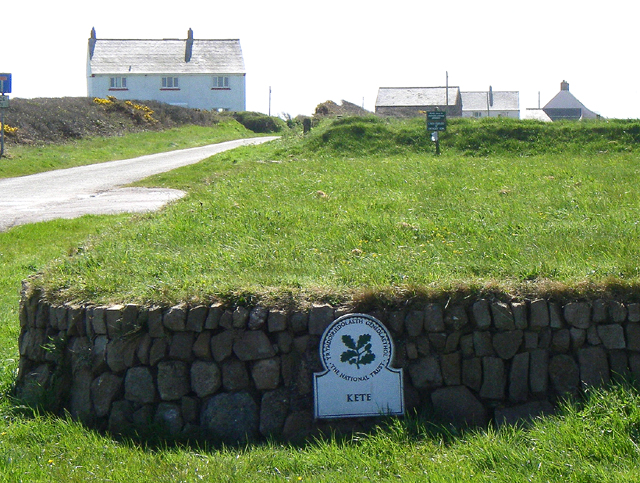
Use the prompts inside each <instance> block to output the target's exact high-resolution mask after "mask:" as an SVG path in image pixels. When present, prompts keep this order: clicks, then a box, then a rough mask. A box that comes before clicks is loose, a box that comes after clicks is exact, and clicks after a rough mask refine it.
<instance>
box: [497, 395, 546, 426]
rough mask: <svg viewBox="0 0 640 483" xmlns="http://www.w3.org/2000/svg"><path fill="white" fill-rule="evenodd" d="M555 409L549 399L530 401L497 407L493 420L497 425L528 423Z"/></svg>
mask: <svg viewBox="0 0 640 483" xmlns="http://www.w3.org/2000/svg"><path fill="white" fill-rule="evenodd" d="M554 412H555V410H554V408H553V405H552V404H551V403H550V402H549V401H531V402H528V403H526V404H521V405H519V406H512V407H509V408H498V409H496V411H495V415H494V420H495V422H496V424H497V425H498V427H500V426H504V425H505V424H506V425H510V426H515V425H528V424H530V423H531V422H532V421H533V420H534V419H538V418H540V417H542V416H549V415H552V414H554Z"/></svg>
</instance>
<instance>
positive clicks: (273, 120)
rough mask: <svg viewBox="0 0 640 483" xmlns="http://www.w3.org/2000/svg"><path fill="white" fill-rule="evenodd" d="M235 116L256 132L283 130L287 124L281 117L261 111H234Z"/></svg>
mask: <svg viewBox="0 0 640 483" xmlns="http://www.w3.org/2000/svg"><path fill="white" fill-rule="evenodd" d="M232 115H233V118H234V119H235V120H236V121H238V122H239V123H240V124H242V125H243V126H244V127H246V128H247V129H249V130H251V131H253V132H255V133H261V134H262V133H274V132H282V131H283V130H284V128H285V127H286V126H287V124H286V123H285V122H284V121H283V120H282V119H280V118H279V117H271V116H267V115H265V114H261V113H259V112H250V111H243V112H234V113H233V114H232Z"/></svg>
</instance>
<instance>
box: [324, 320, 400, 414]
mask: <svg viewBox="0 0 640 483" xmlns="http://www.w3.org/2000/svg"><path fill="white" fill-rule="evenodd" d="M320 358H321V359H322V364H323V366H324V371H323V372H316V373H315V374H314V375H313V389H314V399H315V401H314V414H315V417H316V418H346V417H363V416H382V415H401V414H404V390H403V383H402V369H394V368H392V367H391V361H392V360H393V341H392V340H391V335H390V334H389V331H388V330H387V328H386V327H385V326H384V325H382V324H381V323H380V322H379V321H378V320H377V319H376V318H374V317H371V316H370V315H365V314H349V315H345V316H343V317H340V318H339V319H337V320H335V321H333V323H332V324H331V325H329V327H327V329H326V330H325V331H324V334H323V335H322V339H321V340H320Z"/></svg>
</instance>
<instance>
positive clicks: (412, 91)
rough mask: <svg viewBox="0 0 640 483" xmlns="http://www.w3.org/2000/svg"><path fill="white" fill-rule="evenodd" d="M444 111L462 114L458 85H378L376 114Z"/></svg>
mask: <svg viewBox="0 0 640 483" xmlns="http://www.w3.org/2000/svg"><path fill="white" fill-rule="evenodd" d="M436 109H437V110H440V111H444V112H446V113H447V116H450V117H460V116H462V101H461V97H460V88H459V87H380V88H379V89H378V98H377V99H376V114H379V115H381V116H395V117H417V116H422V115H423V114H422V113H421V111H435V110H436Z"/></svg>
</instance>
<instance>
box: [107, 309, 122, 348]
mask: <svg viewBox="0 0 640 483" xmlns="http://www.w3.org/2000/svg"><path fill="white" fill-rule="evenodd" d="M123 309H124V305H113V306H111V307H107V309H106V310H105V322H106V324H107V334H108V335H109V339H111V340H113V339H115V338H116V337H120V336H121V335H122V310H123Z"/></svg>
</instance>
